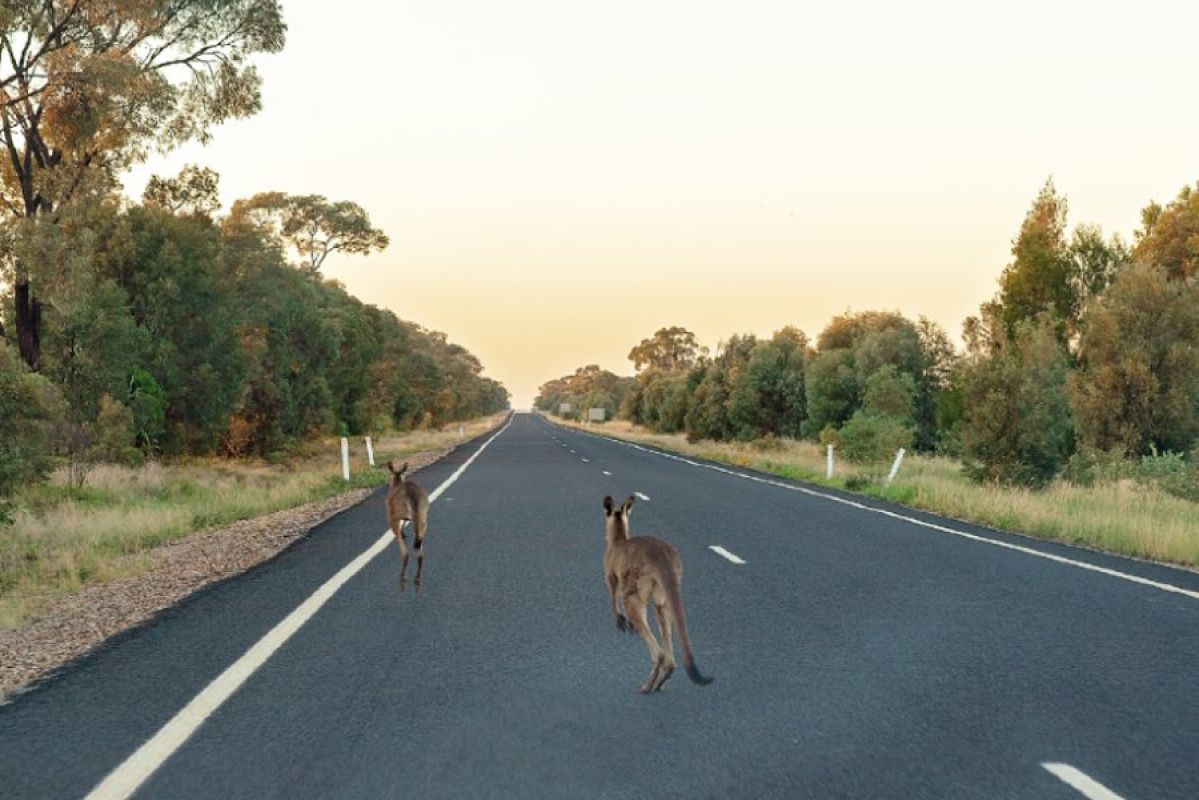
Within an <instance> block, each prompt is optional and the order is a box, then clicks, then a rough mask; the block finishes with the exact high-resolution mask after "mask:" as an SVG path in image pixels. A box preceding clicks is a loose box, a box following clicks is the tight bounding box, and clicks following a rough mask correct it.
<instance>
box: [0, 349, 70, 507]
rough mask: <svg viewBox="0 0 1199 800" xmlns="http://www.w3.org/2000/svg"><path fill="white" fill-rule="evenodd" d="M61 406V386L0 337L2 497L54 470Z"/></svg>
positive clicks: (0, 476)
mask: <svg viewBox="0 0 1199 800" xmlns="http://www.w3.org/2000/svg"><path fill="white" fill-rule="evenodd" d="M60 406H61V396H60V395H59V393H58V391H57V389H56V388H55V387H54V386H53V385H52V384H51V383H50V382H49V381H47V380H46V379H45V378H43V377H42V376H41V375H35V374H33V373H31V372H29V370H27V369H26V368H25V363H24V362H23V361H21V358H20V356H19V355H18V354H17V353H16V351H15V350H13V348H11V347H9V346H8V345H7V344H5V343H4V342H2V341H0V498H4V497H6V496H9V495H11V494H12V492H13V491H14V490H15V489H16V488H17V487H19V486H21V485H22V484H25V483H30V482H32V481H37V480H41V479H42V478H43V477H45V475H46V474H47V473H48V472H49V471H50V467H51V466H52V463H51V460H50V427H51V424H52V422H53V418H54V416H55V414H56V413H58V410H60Z"/></svg>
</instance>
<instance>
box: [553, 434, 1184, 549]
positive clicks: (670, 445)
mask: <svg viewBox="0 0 1199 800" xmlns="http://www.w3.org/2000/svg"><path fill="white" fill-rule="evenodd" d="M553 421H554V422H558V423H559V424H570V423H562V422H561V421H560V420H556V419H555V420H553ZM571 427H578V428H581V429H586V430H591V431H593V432H598V433H603V434H605V435H608V436H613V437H616V438H619V439H625V440H628V441H634V442H638V443H641V444H648V445H653V446H655V447H659V448H662V449H663V450H670V451H672V452H676V453H683V454H687V455H692V456H698V457H700V458H705V459H709V460H711V461H719V462H721V463H725V464H735V465H738V466H742V467H746V468H749V469H755V470H759V471H762V472H769V473H772V474H775V475H779V476H781V477H785V478H791V479H793V480H802V481H805V482H808V483H814V484H819V485H823V486H830V487H833V488H837V489H842V490H845V489H847V488H850V487H852V489H853V490H854V491H857V492H860V493H862V494H867V495H871V496H874V497H879V498H882V499H884V500H889V501H892V502H896V503H901V504H903V505H906V506H910V507H912V508H919V509H923V510H925V511H932V512H935V513H937V514H942V515H945V516H949V517H954V518H957V519H962V520H968V521H970V522H975V523H979V524H982V525H987V526H990V527H993V528H1000V529H1003V530H1008V531H1016V532H1020V533H1026V534H1030V535H1033V536H1037V537H1040V538H1043V539H1052V540H1056V541H1061V542H1067V543H1070V544H1075V545H1080V546H1083V547H1090V548H1094V549H1098V550H1105V551H1108V552H1112V553H1119V554H1121V555H1128V556H1133V557H1136V558H1145V559H1150V560H1153V561H1162V562H1168V563H1173V564H1180V565H1184V566H1188V567H1197V566H1199V506H1197V505H1196V504H1195V503H1192V502H1189V501H1187V500H1183V499H1180V498H1178V497H1174V496H1172V495H1169V494H1166V493H1165V492H1162V491H1159V490H1158V489H1156V488H1153V487H1150V486H1143V485H1140V484H1137V483H1134V482H1132V481H1121V482H1118V483H1109V484H1104V485H1098V486H1094V487H1082V486H1075V485H1073V484H1070V483H1066V482H1064V481H1058V482H1055V483H1054V484H1053V485H1051V486H1050V487H1049V488H1047V489H1045V490H1043V491H1030V490H1027V489H1015V488H1010V487H1004V486H997V485H980V484H976V483H973V482H972V481H970V480H969V479H967V478H966V477H965V476H964V475H963V474H962V470H961V465H960V464H959V463H958V462H956V461H953V460H951V459H946V458H936V457H928V456H919V455H908V456H906V457H905V458H904V461H903V465H902V467H901V469H900V471H899V475H898V477H896V479H895V481H894V483H893V484H891V485H890V486H886V485H884V484H883V482H882V481H881V480H880V476H881V475H884V474H885V473H886V471H887V470H888V469H889V466H890V465H889V464H879V465H875V466H873V467H872V468H866V467H856V466H853V467H850V466H847V465H846V464H845V462H843V461H841V462H838V463H837V465H836V473H835V474H834V477H833V479H832V480H827V479H826V478H825V477H824V475H825V454H824V451H823V449H822V448H821V447H820V446H819V445H816V444H813V443H811V442H797V441H792V440H788V439H783V440H778V441H770V442H762V441H759V442H749V443H740V442H710V441H701V442H695V443H691V442H688V441H687V439H686V438H685V437H684V436H682V435H678V434H656V433H652V432H649V431H646V430H644V429H642V428H639V427H637V426H634V425H631V424H630V423H628V422H624V421H619V420H618V421H613V422H607V423H604V424H603V425H601V426H592V427H590V428H587V427H585V426H582V425H573V424H572V425H571Z"/></svg>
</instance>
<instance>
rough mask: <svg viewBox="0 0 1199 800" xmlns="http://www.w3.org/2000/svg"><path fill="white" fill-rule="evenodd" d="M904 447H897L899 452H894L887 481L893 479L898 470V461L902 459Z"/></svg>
mask: <svg viewBox="0 0 1199 800" xmlns="http://www.w3.org/2000/svg"><path fill="white" fill-rule="evenodd" d="M904 452H905V451H904V449H903V448H902V447H901V448H899V452H898V453H896V454H895V463H894V464H892V465H891V474H890V475H888V476H887V483H890V482H891V481H893V480H895V474H896V473H897V472H899V462H900V461H903V454H904Z"/></svg>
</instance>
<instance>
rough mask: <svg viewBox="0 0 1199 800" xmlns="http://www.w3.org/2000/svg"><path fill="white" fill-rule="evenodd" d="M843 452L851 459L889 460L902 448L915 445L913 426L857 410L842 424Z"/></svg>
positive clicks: (865, 460)
mask: <svg viewBox="0 0 1199 800" xmlns="http://www.w3.org/2000/svg"><path fill="white" fill-rule="evenodd" d="M840 435H841V453H842V455H843V456H845V459H846V460H847V461H853V462H857V463H877V462H880V461H885V460H886V459H888V458H890V457H891V456H893V455H894V454H895V451H896V450H898V449H899V448H901V447H911V445H912V429H911V428H910V427H908V426H907V425H904V424H903V422H902V421H901V420H899V419H897V418H895V417H892V416H890V415H887V414H871V413H868V412H865V411H862V410H858V411H855V412H854V415H853V416H852V417H850V418H849V422H847V423H845V425H843V426H842V427H841V431H840Z"/></svg>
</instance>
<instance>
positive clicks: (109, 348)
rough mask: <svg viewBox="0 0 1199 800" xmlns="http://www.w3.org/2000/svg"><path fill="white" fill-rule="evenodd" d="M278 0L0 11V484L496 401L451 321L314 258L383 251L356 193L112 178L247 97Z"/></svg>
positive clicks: (45, 3) (249, 106) (186, 174)
mask: <svg viewBox="0 0 1199 800" xmlns="http://www.w3.org/2000/svg"><path fill="white" fill-rule="evenodd" d="M285 31H286V26H285V25H284V23H283V20H282V16H281V12H280V9H279V5H278V3H277V2H274V0H228V1H227V2H221V3H211V2H202V1H201V0H172V2H170V3H163V2H160V0H119V1H118V0H39V1H38V2H32V1H26V2H16V3H8V4H6V5H5V7H4V9H3V10H2V11H0V155H3V156H5V157H4V158H2V159H0V214H2V215H3V216H2V218H0V301H2V302H0V496H3V495H4V494H7V493H9V492H11V491H12V490H13V489H14V488H15V487H16V486H17V485H19V484H21V483H23V482H26V481H31V480H37V479H38V478H40V477H41V476H43V475H44V474H45V473H46V472H47V470H48V469H49V468H50V467H51V466H52V465H53V464H54V463H55V461H56V459H58V458H60V457H65V458H66V460H67V462H68V463H69V464H71V465H73V467H74V469H75V471H76V474H77V475H79V476H81V475H82V474H83V472H85V471H86V469H87V465H88V464H91V463H94V462H96V461H98V460H124V461H138V460H140V459H143V458H144V457H145V456H147V455H151V454H166V455H182V454H211V453H221V454H227V455H231V456H239V455H246V454H258V455H270V454H273V453H277V452H280V451H285V450H287V449H288V448H290V447H291V446H293V445H294V444H296V443H297V442H299V441H301V440H303V439H304V438H306V437H310V436H313V435H317V434H333V433H340V434H358V433H365V432H370V431H379V430H382V429H391V428H400V429H403V428H410V427H414V426H421V425H440V424H444V423H446V422H449V421H452V420H457V419H463V418H466V417H470V416H476V415H480V414H486V413H491V412H494V411H497V410H500V409H502V408H505V407H506V406H507V403H508V393H507V391H506V390H505V389H504V387H503V386H501V385H500V384H499V383H497V382H496V381H494V380H492V379H490V378H487V377H485V376H483V375H482V366H481V365H480V363H479V361H478V359H477V358H475V356H473V355H472V354H471V353H469V352H468V351H466V350H465V349H464V348H462V347H460V346H458V345H455V344H453V343H451V342H449V341H448V340H447V338H446V336H445V335H444V334H442V333H438V332H435V331H428V330H425V329H423V328H421V327H420V326H418V325H416V324H414V323H411V322H406V321H404V320H401V319H399V318H398V317H396V316H395V314H393V313H391V312H389V311H385V310H382V309H379V308H376V307H375V306H371V305H367V304H364V303H362V302H361V301H359V300H357V299H356V298H354V297H353V296H351V295H350V294H349V293H347V292H346V291H345V289H344V287H343V286H341V285H340V284H338V283H337V282H334V281H330V280H326V279H323V278H322V277H321V275H320V268H321V265H322V263H323V262H324V260H325V258H326V257H327V256H328V255H330V254H331V253H333V252H338V251H340V252H346V253H368V252H372V251H377V250H381V249H383V248H385V247H386V246H387V244H388V241H387V237H386V235H385V234H384V233H383V232H382V231H381V230H378V229H377V228H374V227H373V226H372V225H371V223H370V219H369V216H368V215H367V213H366V212H365V211H364V210H363V209H362V208H361V207H359V206H358V205H357V204H355V203H353V202H349V201H336V202H334V201H329V200H327V199H326V198H324V197H322V196H320V195H288V194H283V193H279V192H265V193H261V194H258V195H255V196H253V197H251V198H246V199H243V200H240V201H238V202H236V203H234V204H233V206H232V208H231V209H230V211H229V212H228V213H227V214H225V215H219V214H217V208H218V205H219V203H218V200H217V197H218V194H217V189H218V182H217V175H216V173H215V172H213V171H212V170H208V169H203V168H199V167H194V166H192V167H187V168H185V169H184V170H183V171H182V172H181V173H180V174H179V175H178V176H175V177H169V178H163V177H155V178H153V179H152V180H150V182H149V183H148V184H147V187H146V190H145V193H144V195H143V197H142V198H141V200H140V202H132V201H130V200H129V199H127V198H124V197H123V196H122V195H121V192H120V187H121V184H120V177H121V175H122V174H123V172H124V171H125V170H127V169H128V167H129V166H131V165H133V164H135V163H137V162H138V161H140V160H142V159H144V158H145V156H146V155H147V154H148V153H149V152H150V151H151V150H152V149H160V150H166V149H169V148H171V147H174V146H176V145H178V144H180V143H181V142H184V141H188V140H201V141H203V140H206V139H207V138H208V137H209V135H210V130H211V128H212V127H213V126H214V125H216V124H217V123H219V122H222V121H224V120H226V119H231V118H236V117H244V116H248V115H251V114H253V113H254V112H255V111H257V109H258V107H259V105H260V81H259V78H258V75H257V73H256V71H255V70H254V68H253V66H252V65H250V64H249V58H250V56H252V55H253V54H255V53H263V52H274V51H277V50H279V49H280V48H281V47H282V46H283V40H284V36H285Z"/></svg>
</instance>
